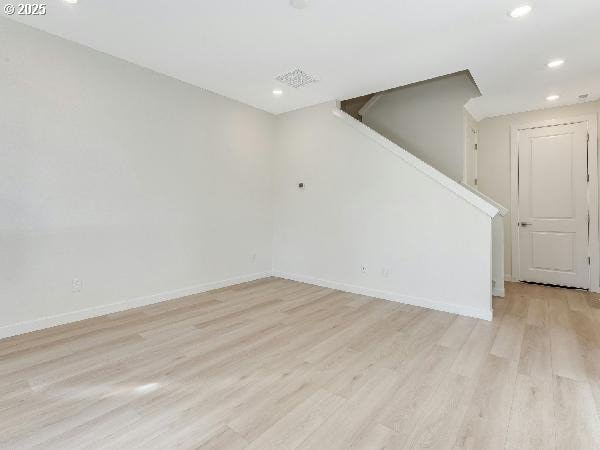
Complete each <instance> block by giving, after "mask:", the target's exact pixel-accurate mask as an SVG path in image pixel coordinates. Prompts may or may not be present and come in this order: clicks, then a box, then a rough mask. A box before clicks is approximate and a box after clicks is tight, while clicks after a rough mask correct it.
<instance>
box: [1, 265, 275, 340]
mask: <svg viewBox="0 0 600 450" xmlns="http://www.w3.org/2000/svg"><path fill="white" fill-rule="evenodd" d="M270 276H271V273H270V272H260V273H253V274H248V275H242V276H239V277H234V278H228V279H225V280H220V281H214V282H210V283H204V284H198V285H195V286H189V287H186V288H181V289H175V290H172V291H166V292H160V293H158V294H153V295H147V296H144V297H138V298H133V299H130V300H125V301H122V302H117V303H111V304H109V305H102V306H96V307H93V308H86V309H80V310H78V311H71V312H67V313H62V314H56V315H54V316H48V317H42V318H39V319H34V320H28V321H26V322H20V323H15V324H12V325H5V326H3V327H0V339H3V338H7V337H10V336H16V335H18V334H23V333H29V332H31V331H37V330H43V329H45V328H51V327H55V326H58V325H64V324H67V323H72V322H79V321H80V320H85V319H90V318H92V317H98V316H104V315H106V314H112V313H116V312H119V311H125V310H127V309H132V308H138V307H140V306H147V305H152V304H154V303H160V302H164V301H167V300H174V299H177V298H181V297H186V296H188V295H194V294H200V293H202V292H207V291H211V290H213V289H220V288H223V287H227V286H233V285H235V284H240V283H246V282H248V281H254V280H258V279H261V278H266V277H270Z"/></svg>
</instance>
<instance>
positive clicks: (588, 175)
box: [587, 173, 590, 183]
mask: <svg viewBox="0 0 600 450" xmlns="http://www.w3.org/2000/svg"><path fill="white" fill-rule="evenodd" d="M587 182H588V183H589V182H590V174H589V173H588V174H587Z"/></svg>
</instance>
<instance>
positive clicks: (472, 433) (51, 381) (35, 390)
mask: <svg viewBox="0 0 600 450" xmlns="http://www.w3.org/2000/svg"><path fill="white" fill-rule="evenodd" d="M596 297H597V296H593V295H589V294H587V293H584V292H581V291H575V290H566V289H555V288H548V287H541V286H535V285H525V284H507V297H506V299H494V321H493V322H486V321H482V320H476V319H470V318H465V317H460V316H456V315H452V314H447V313H442V312H437V311H431V310H427V309H422V308H417V307H412V306H407V305H403V304H399V303H393V302H387V301H383V300H376V299H371V298H366V297H363V296H360V295H353V294H348V293H343V292H339V291H334V290H330V289H324V288H319V287H315V286H311V285H307V284H301V283H295V282H291V281H285V280H281V279H276V278H269V279H266V280H260V281H256V282H252V283H246V284H243V285H238V286H235V287H230V288H226V289H221V290H218V291H213V292H209V293H205V294H202V295H196V296H190V297H186V298H183V299H180V300H175V301H169V302H164V303H160V304H156V305H152V306H148V307H144V308H139V309H136V310H130V311H126V312H122V313H118V314H113V315H109V316H104V317H100V318H95V319H90V320H87V321H83V322H79V323H76V324H71V325H67V326H62V327H57V328H53V329H49V330H45V331H41V332H36V333H30V334H27V335H23V336H18V337H14V338H10V339H5V340H2V341H0V448H7V449H18V448H43V449H50V448H61V449H78V448H94V449H95V448H125V449H133V448H141V449H151V448H156V449H171V448H222V449H237V448H252V449H291V448H302V449H326V450H329V449H338V448H350V447H351V448H364V449H377V448H391V449H394V448H398V449H400V448H430V449H445V448H471V449H497V448H498V449H500V448H507V449H524V448H531V449H551V448H562V449H599V448H600V418H599V411H600V301H598V300H595V298H596Z"/></svg>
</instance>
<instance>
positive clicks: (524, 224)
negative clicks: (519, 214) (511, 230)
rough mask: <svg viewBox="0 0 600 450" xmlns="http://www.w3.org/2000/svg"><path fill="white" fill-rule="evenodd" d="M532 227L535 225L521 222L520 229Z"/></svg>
mask: <svg viewBox="0 0 600 450" xmlns="http://www.w3.org/2000/svg"><path fill="white" fill-rule="evenodd" d="M531 225H533V224H532V223H529V222H519V226H520V227H530V226H531Z"/></svg>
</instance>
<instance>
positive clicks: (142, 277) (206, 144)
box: [0, 19, 275, 337]
mask: <svg viewBox="0 0 600 450" xmlns="http://www.w3.org/2000/svg"><path fill="white" fill-rule="evenodd" d="M0 42H2V45H1V46H0V99H1V103H0V337H1V336H2V335H3V334H4V335H6V333H10V332H13V331H15V330H17V329H18V330H20V331H23V330H27V329H29V328H32V327H33V328H35V327H38V326H46V325H50V324H52V323H55V322H60V321H63V320H65V321H66V320H73V319H76V318H82V317H85V316H87V315H93V314H96V313H102V312H107V311H110V310H112V309H114V308H113V307H112V306H107V305H111V304H113V303H116V302H122V301H127V300H130V299H138V300H137V303H143V302H144V301H148V300H152V298H154V299H157V298H165V297H169V295H171V294H172V296H177V295H178V294H179V295H181V294H184V293H190V292H193V291H195V290H198V289H201V288H203V287H206V286H212V287H214V286H217V285H219V283H220V282H221V281H223V280H229V279H232V278H233V279H236V280H237V279H245V278H248V277H250V278H251V277H252V276H253V275H252V274H256V273H263V272H265V271H269V270H270V268H271V238H272V198H271V194H272V191H271V178H270V177H271V161H272V148H273V146H272V145H273V136H274V125H275V118H274V116H272V115H270V114H267V113H264V112H261V111H258V110H256V109H253V108H251V107H248V106H245V105H243V104H240V103H237V102H234V101H231V100H228V99H225V98H223V97H220V96H217V95H215V94H212V93H210V92H207V91H204V90H201V89H198V88H194V87H192V86H190V85H187V84H184V83H181V82H178V81H176V80H174V79H171V78H168V77H165V76H162V75H159V74H156V73H154V72H151V71H149V70H145V69H142V68H140V67H138V66H135V65H133V64H129V63H127V62H124V61H121V60H118V59H116V58H113V57H110V56H107V55H104V54H102V53H98V52H96V51H93V50H90V49H88V48H85V47H82V46H79V45H76V44H74V43H70V42H68V41H65V40H62V39H59V38H56V37H53V36H51V35H48V34H46V33H43V32H40V31H36V30H34V29H31V28H28V27H25V26H23V25H20V24H17V23H15V22H12V21H7V20H4V19H0ZM253 254H256V261H253V260H252V255H253ZM76 277H77V278H80V279H81V280H82V283H83V289H82V291H81V292H79V293H72V292H71V280H72V279H73V278H76ZM239 277H241V278H239ZM215 283H216V284H215ZM153 295H154V296H155V297H151V298H150V297H148V296H153ZM140 297H141V299H140ZM131 304H136V302H133V303H131ZM88 308H92V310H89V311H84V312H82V313H75V314H70V315H69V314H68V313H73V312H75V311H80V310H85V309H88ZM94 308H95V309H94ZM65 313H67V315H66V316H63V318H56V317H55V318H54V319H49V320H46V321H44V320H42V321H40V322H31V321H35V320H37V319H43V318H45V317H48V316H55V315H58V314H65ZM20 322H27V323H25V324H22V326H21V327H20V328H19V327H17V328H15V327H9V328H6V327H5V328H4V330H2V328H1V327H2V326H7V325H11V324H16V323H20Z"/></svg>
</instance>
